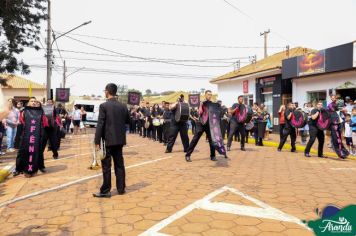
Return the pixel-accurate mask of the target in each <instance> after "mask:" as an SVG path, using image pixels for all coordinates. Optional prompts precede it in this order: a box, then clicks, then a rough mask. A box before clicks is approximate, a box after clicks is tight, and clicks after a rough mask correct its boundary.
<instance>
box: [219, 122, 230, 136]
mask: <svg viewBox="0 0 356 236" xmlns="http://www.w3.org/2000/svg"><path fill="white" fill-rule="evenodd" d="M227 126H228V122H227V120H221V122H220V128H221V136H222V138H223V139H225V136H226V131H227Z"/></svg>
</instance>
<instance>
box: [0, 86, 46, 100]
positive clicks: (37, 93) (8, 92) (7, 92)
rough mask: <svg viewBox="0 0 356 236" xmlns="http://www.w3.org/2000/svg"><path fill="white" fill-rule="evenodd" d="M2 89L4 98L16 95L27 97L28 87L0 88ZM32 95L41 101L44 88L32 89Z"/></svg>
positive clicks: (44, 94)
mask: <svg viewBox="0 0 356 236" xmlns="http://www.w3.org/2000/svg"><path fill="white" fill-rule="evenodd" d="M0 89H1V90H2V93H3V96H4V99H5V100H8V99H9V98H13V97H15V96H18V97H28V95H29V94H28V89H14V88H0ZM32 96H34V97H36V99H37V100H39V101H42V99H43V98H45V97H46V89H32Z"/></svg>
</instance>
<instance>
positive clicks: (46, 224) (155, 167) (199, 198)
mask: <svg viewBox="0 0 356 236" xmlns="http://www.w3.org/2000/svg"><path fill="white" fill-rule="evenodd" d="M92 138H93V136H92V134H88V135H82V136H75V137H73V138H69V137H68V138H66V140H65V141H64V142H63V145H62V149H61V152H60V154H61V155H60V159H59V160H53V159H52V158H50V155H49V153H47V155H48V156H47V157H46V167H47V171H48V172H47V173H46V174H38V175H37V176H36V177H34V178H24V177H23V176H19V177H16V178H12V177H11V178H9V179H8V180H6V181H5V182H4V183H1V185H0V207H1V208H0V214H1V217H0V226H1V235H139V234H141V233H143V234H142V235H150V234H151V235H154V234H155V235H158V234H157V233H161V234H167V235H312V233H311V231H308V230H307V229H306V228H305V227H304V226H303V225H302V224H301V223H300V220H307V219H316V218H317V215H316V213H314V210H315V208H317V207H324V206H325V205H326V204H329V203H332V204H336V205H338V206H341V207H343V206H345V205H348V204H351V203H354V199H355V198H356V180H355V173H356V162H355V161H350V160H346V161H341V160H335V159H331V158H329V159H317V158H310V159H305V158H304V157H303V155H302V153H297V154H291V153H290V152H287V151H283V152H281V153H279V152H276V150H275V148H270V147H258V148H257V147H255V146H254V145H251V144H248V145H247V152H241V151H239V150H238V145H237V143H233V150H232V152H230V153H229V157H230V158H229V159H228V160H226V159H224V158H222V157H219V158H218V162H211V161H210V160H209V156H208V155H209V151H208V144H207V143H206V142H205V140H204V139H203V140H201V141H200V143H199V145H198V147H197V149H198V150H197V151H196V152H194V153H193V155H192V160H193V162H191V163H186V162H185V160H184V155H183V153H182V146H181V144H180V141H178V144H177V145H176V146H175V149H174V152H173V153H171V154H164V147H163V145H161V144H159V143H157V142H152V141H150V140H148V139H143V138H140V137H138V136H137V135H129V136H128V146H127V147H126V148H125V149H124V156H125V164H126V168H127V185H128V187H127V194H126V195H123V196H119V195H117V194H116V192H115V189H114V188H113V189H112V195H113V196H112V197H111V198H110V199H97V198H93V197H92V193H93V192H96V191H98V189H99V187H100V185H101V181H102V178H101V171H100V170H89V169H88V167H89V165H90V163H91V159H90V158H91V149H90V148H91V146H90V142H91V140H92ZM113 183H114V182H113Z"/></svg>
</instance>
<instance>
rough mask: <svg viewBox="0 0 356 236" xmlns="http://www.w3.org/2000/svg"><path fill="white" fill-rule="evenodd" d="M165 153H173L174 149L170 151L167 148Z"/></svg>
mask: <svg viewBox="0 0 356 236" xmlns="http://www.w3.org/2000/svg"><path fill="white" fill-rule="evenodd" d="M164 153H172V151H170V150H166V151H165V152H164Z"/></svg>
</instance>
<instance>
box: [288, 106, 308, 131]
mask: <svg viewBox="0 0 356 236" xmlns="http://www.w3.org/2000/svg"><path fill="white" fill-rule="evenodd" d="M307 121H308V115H307V114H306V113H304V112H303V111H302V110H294V111H293V113H292V116H291V124H292V126H293V127H294V128H297V129H298V128H303V127H304V126H305V125H306V124H307Z"/></svg>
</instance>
